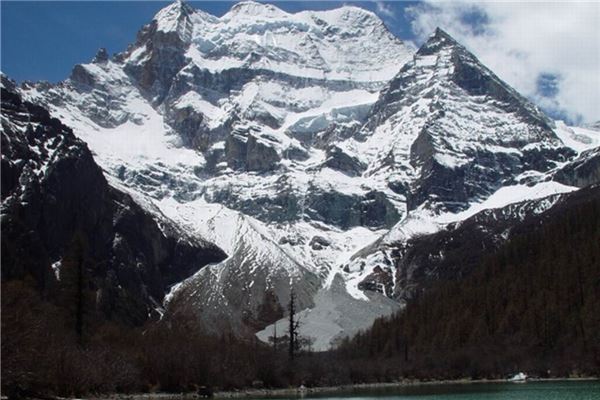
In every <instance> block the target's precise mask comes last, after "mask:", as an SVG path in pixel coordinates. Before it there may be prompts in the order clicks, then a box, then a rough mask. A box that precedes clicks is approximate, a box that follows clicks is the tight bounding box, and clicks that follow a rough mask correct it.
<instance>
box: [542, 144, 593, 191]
mask: <svg viewBox="0 0 600 400" xmlns="http://www.w3.org/2000/svg"><path fill="white" fill-rule="evenodd" d="M552 180H555V181H557V182H560V183H563V184H565V185H569V186H577V187H580V188H582V187H585V186H588V185H593V184H596V183H600V147H597V148H595V149H590V150H586V151H584V152H582V153H581V154H579V156H577V158H575V159H574V160H573V161H571V162H569V163H567V164H566V165H564V166H563V167H561V168H560V169H558V170H557V171H556V172H554V174H553V175H552Z"/></svg>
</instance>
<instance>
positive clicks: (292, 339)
mask: <svg viewBox="0 0 600 400" xmlns="http://www.w3.org/2000/svg"><path fill="white" fill-rule="evenodd" d="M288 311H289V313H290V315H289V347H288V353H289V357H290V360H293V359H294V355H295V353H296V351H297V350H298V328H299V327H300V321H299V320H297V319H296V294H295V293H294V288H293V287H292V288H291V289H290V303H289V305H288Z"/></svg>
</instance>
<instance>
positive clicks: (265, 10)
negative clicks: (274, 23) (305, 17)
mask: <svg viewBox="0 0 600 400" xmlns="http://www.w3.org/2000/svg"><path fill="white" fill-rule="evenodd" d="M286 15H288V13H286V12H285V11H283V10H282V9H280V8H277V7H275V6H274V5H272V4H266V3H260V2H257V1H252V0H247V1H241V2H239V3H237V4H235V5H234V6H233V7H231V9H230V10H229V11H228V12H227V14H225V15H223V17H221V19H222V20H229V19H232V18H234V17H262V18H281V17H285V16H286Z"/></svg>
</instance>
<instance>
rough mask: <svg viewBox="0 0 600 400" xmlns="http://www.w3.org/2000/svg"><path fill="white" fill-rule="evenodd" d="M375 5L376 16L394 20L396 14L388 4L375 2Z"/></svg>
mask: <svg viewBox="0 0 600 400" xmlns="http://www.w3.org/2000/svg"><path fill="white" fill-rule="evenodd" d="M375 5H376V6H377V14H379V15H381V16H383V17H387V18H392V19H396V13H395V12H394V9H393V8H392V7H391V6H390V5H389V4H388V3H386V2H383V1H376V2H375Z"/></svg>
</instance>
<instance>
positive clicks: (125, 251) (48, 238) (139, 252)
mask: <svg viewBox="0 0 600 400" xmlns="http://www.w3.org/2000/svg"><path fill="white" fill-rule="evenodd" d="M2 86H3V87H2V257H3V259H2V279H3V280H7V279H23V278H24V277H26V276H28V275H29V276H33V277H34V279H35V281H36V284H37V286H38V288H39V289H40V290H42V291H44V292H45V293H53V292H54V291H56V290H58V289H59V288H60V287H61V284H62V282H61V280H60V276H61V275H60V274H61V267H62V264H63V261H64V263H65V264H66V263H67V258H68V257H72V256H73V253H74V252H75V253H77V254H75V255H74V256H76V257H79V258H81V260H82V262H83V266H84V267H83V268H84V270H85V272H84V276H85V277H86V279H87V280H89V285H90V290H92V291H94V292H96V308H97V309H98V310H99V311H101V312H102V314H103V315H104V317H106V318H109V319H114V320H118V321H122V322H126V323H131V324H141V323H143V322H144V321H145V320H146V319H147V318H148V317H149V315H151V314H152V313H153V312H154V310H155V308H157V307H159V306H160V303H161V302H162V298H163V297H164V295H165V294H166V292H167V290H168V289H169V286H170V285H172V284H174V283H176V282H179V281H181V280H182V279H185V278H186V277H188V276H189V275H191V274H193V273H194V272H196V271H197V270H198V269H200V268H201V267H202V266H204V265H206V264H207V263H210V262H215V261H219V260H221V259H223V258H224V256H225V255H224V253H223V252H222V251H221V250H220V249H219V248H217V247H216V246H214V245H212V244H210V243H208V242H205V241H203V240H201V239H199V238H192V237H189V236H187V235H186V234H184V233H183V232H181V231H179V230H178V229H177V228H176V227H174V226H171V225H170V223H169V222H168V221H167V220H166V218H164V217H163V220H162V221H161V226H159V225H158V224H157V222H156V221H155V220H154V218H153V217H152V216H151V215H150V214H148V212H147V211H145V210H143V209H142V208H141V207H140V206H139V205H138V204H136V202H134V201H133V200H132V198H131V197H130V196H129V195H127V194H125V193H123V192H120V191H118V190H116V189H114V188H112V187H110V186H109V185H108V183H107V182H106V180H105V178H104V176H103V174H102V170H101V169H100V168H99V167H98V166H97V165H96V163H95V162H94V160H93V158H92V154H91V153H90V151H89V150H88V148H87V146H86V145H85V144H84V143H83V142H82V141H80V140H78V139H76V138H75V136H74V135H73V133H72V131H71V130H70V129H69V128H67V127H66V126H64V125H63V124H62V123H61V122H60V121H59V120H57V119H55V118H51V117H50V115H49V114H48V112H47V111H46V110H45V109H43V108H42V107H39V106H36V105H34V104H32V103H29V102H26V101H22V100H21V98H20V96H19V95H18V94H17V93H16V92H15V91H14V90H13V89H14V87H13V85H12V83H11V82H10V81H8V80H7V79H5V78H4V77H2ZM77 246H79V247H77ZM77 249H79V250H77Z"/></svg>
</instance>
